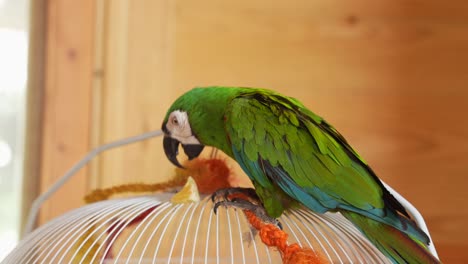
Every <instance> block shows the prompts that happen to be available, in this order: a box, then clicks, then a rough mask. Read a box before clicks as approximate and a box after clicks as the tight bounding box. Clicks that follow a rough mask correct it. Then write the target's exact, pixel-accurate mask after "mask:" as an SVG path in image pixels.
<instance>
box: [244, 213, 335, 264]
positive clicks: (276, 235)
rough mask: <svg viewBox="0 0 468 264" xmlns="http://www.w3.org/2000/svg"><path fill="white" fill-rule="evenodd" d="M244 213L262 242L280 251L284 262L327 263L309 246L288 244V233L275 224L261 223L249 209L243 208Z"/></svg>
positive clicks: (295, 263)
mask: <svg viewBox="0 0 468 264" xmlns="http://www.w3.org/2000/svg"><path fill="white" fill-rule="evenodd" d="M244 213H245V216H246V217H247V219H248V220H249V222H250V224H251V225H252V226H253V227H254V228H255V229H257V230H258V231H259V235H260V238H261V239H262V242H263V243H265V245H267V246H269V247H276V248H277V249H278V250H279V251H280V253H281V258H282V259H283V263H284V264H305V263H311V264H319V263H320V264H321V263H328V262H327V261H326V260H325V259H324V258H323V257H321V256H320V255H319V254H317V253H316V252H315V251H313V250H312V249H310V248H301V246H299V244H297V243H294V244H292V245H288V234H287V233H286V232H284V231H283V230H281V229H279V228H278V227H277V226H275V225H273V224H265V223H263V222H262V221H261V220H260V219H258V218H257V216H255V214H254V213H252V212H251V211H248V210H244Z"/></svg>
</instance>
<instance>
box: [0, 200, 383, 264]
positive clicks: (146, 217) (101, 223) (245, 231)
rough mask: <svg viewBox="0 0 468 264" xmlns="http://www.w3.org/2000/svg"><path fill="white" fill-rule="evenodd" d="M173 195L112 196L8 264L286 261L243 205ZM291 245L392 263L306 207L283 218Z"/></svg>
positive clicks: (52, 227)
mask: <svg viewBox="0 0 468 264" xmlns="http://www.w3.org/2000/svg"><path fill="white" fill-rule="evenodd" d="M169 199H170V195H169V194H158V195H152V196H141V197H133V198H124V199H111V200H106V201H102V202H98V203H94V204H89V205H87V206H84V207H82V208H78V209H76V210H73V211H71V212H69V213H67V214H65V215H63V216H61V217H58V218H56V219H54V220H52V221H51V222H49V223H47V224H45V225H43V226H41V227H40V228H38V229H37V230H35V231H34V232H32V233H31V234H29V235H28V236H26V237H25V238H24V239H23V240H22V241H21V242H20V244H19V245H18V246H17V247H16V248H15V250H14V251H13V252H11V254H10V255H9V256H8V257H7V258H6V259H5V261H4V263H96V262H99V263H281V256H280V253H279V252H278V251H277V250H276V249H274V248H269V247H267V246H266V245H264V244H263V242H262V241H261V240H260V238H259V236H258V235H257V234H256V231H255V230H254V229H252V228H251V226H250V224H249V222H248V221H247V219H246V217H245V215H244V213H243V212H242V211H241V210H235V209H232V208H228V209H225V208H222V207H220V208H219V210H218V213H217V214H214V213H213V203H212V202H211V200H210V199H208V198H205V199H203V200H202V201H201V202H196V203H183V204H172V203H170V202H169ZM279 220H280V222H281V223H282V225H283V228H284V231H285V232H286V233H287V234H289V239H288V242H289V243H298V244H299V245H300V246H303V247H309V248H311V249H312V250H314V251H315V252H317V253H318V254H319V255H320V256H321V257H322V258H323V259H325V260H328V261H329V262H332V263H388V260H387V259H386V258H385V257H384V256H383V255H382V254H381V253H380V252H379V251H378V250H377V249H376V248H375V247H374V246H373V245H372V244H370V243H369V242H368V241H367V239H365V238H364V237H363V236H362V235H361V233H360V232H359V231H358V230H357V229H356V228H355V227H354V226H353V225H352V224H350V223H349V222H348V221H347V220H346V219H345V218H344V217H342V216H341V215H340V214H338V213H336V214H334V213H326V214H320V215H319V214H315V213H313V212H310V211H309V210H306V209H295V210H289V211H287V212H285V213H284V214H283V215H282V216H281V217H280V218H279Z"/></svg>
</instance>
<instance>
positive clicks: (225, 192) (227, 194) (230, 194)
mask: <svg viewBox="0 0 468 264" xmlns="http://www.w3.org/2000/svg"><path fill="white" fill-rule="evenodd" d="M238 197H240V198H243V199H244V200H248V201H251V202H253V203H255V204H261V203H260V199H259V198H258V196H257V193H256V192H255V189H253V188H242V187H233V188H224V189H219V190H217V191H216V192H214V193H213V194H212V195H211V201H213V202H214V201H216V200H226V201H230V200H232V199H233V198H238Z"/></svg>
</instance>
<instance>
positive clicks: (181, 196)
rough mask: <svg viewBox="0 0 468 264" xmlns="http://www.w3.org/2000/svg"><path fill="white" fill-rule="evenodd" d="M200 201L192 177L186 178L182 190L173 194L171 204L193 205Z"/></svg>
mask: <svg viewBox="0 0 468 264" xmlns="http://www.w3.org/2000/svg"><path fill="white" fill-rule="evenodd" d="M199 201H200V194H199V193H198V187H197V183H196V182H195V180H194V179H193V178H192V177H188V179H187V182H186V183H185V185H184V187H183V188H182V190H180V191H179V192H178V193H176V194H174V196H172V198H171V202H172V203H175V204H180V203H193V202H199Z"/></svg>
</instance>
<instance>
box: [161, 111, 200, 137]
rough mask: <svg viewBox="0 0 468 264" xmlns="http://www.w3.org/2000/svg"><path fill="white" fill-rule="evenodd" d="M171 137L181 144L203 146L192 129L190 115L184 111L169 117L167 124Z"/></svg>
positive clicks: (175, 112) (173, 113) (176, 112)
mask: <svg viewBox="0 0 468 264" xmlns="http://www.w3.org/2000/svg"><path fill="white" fill-rule="evenodd" d="M166 128H167V130H168V131H169V132H170V133H171V135H170V136H171V137H172V138H175V139H177V140H179V141H180V143H182V144H184V145H186V144H197V145H201V143H200V141H198V139H197V138H196V137H195V136H194V135H193V133H192V128H191V127H190V123H189V120H188V115H187V113H186V112H184V111H180V110H175V111H174V112H172V113H171V114H170V115H169V119H168V120H167V124H166Z"/></svg>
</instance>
